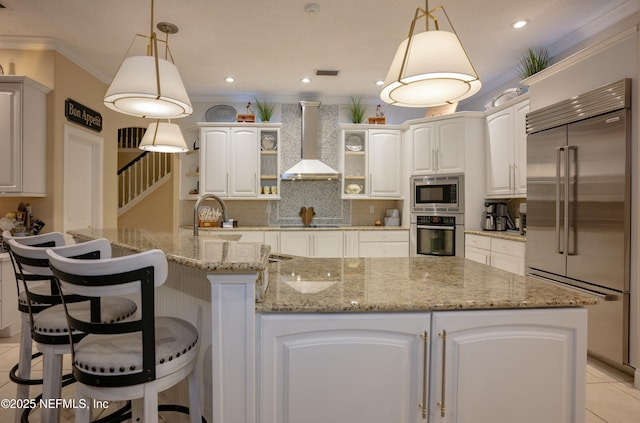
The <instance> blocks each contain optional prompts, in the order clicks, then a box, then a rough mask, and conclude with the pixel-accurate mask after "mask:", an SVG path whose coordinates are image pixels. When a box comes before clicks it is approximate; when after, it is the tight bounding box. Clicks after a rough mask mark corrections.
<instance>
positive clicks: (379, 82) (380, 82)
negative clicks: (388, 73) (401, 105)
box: [376, 80, 384, 85]
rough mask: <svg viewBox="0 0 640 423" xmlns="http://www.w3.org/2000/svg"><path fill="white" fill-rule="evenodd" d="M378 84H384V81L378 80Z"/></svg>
mask: <svg viewBox="0 0 640 423" xmlns="http://www.w3.org/2000/svg"><path fill="white" fill-rule="evenodd" d="M376 85H384V81H382V80H379V81H376Z"/></svg>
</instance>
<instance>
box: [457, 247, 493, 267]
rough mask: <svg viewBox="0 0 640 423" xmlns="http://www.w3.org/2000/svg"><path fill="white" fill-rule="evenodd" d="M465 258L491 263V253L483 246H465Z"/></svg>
mask: <svg viewBox="0 0 640 423" xmlns="http://www.w3.org/2000/svg"><path fill="white" fill-rule="evenodd" d="M464 258H466V259H469V260H472V261H475V262H478V263H481V264H487V265H488V264H490V261H491V260H490V258H491V253H490V252H489V251H488V250H483V249H481V248H476V247H469V246H466V247H465V248H464Z"/></svg>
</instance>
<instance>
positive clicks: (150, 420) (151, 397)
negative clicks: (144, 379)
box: [143, 381, 158, 423]
mask: <svg viewBox="0 0 640 423" xmlns="http://www.w3.org/2000/svg"><path fill="white" fill-rule="evenodd" d="M143 391H144V398H143V401H144V420H143V421H144V422H145V423H158V386H157V384H156V381H153V382H148V383H145V384H144V388H143Z"/></svg>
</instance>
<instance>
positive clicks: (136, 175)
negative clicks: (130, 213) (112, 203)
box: [118, 151, 171, 214]
mask: <svg viewBox="0 0 640 423" xmlns="http://www.w3.org/2000/svg"><path fill="white" fill-rule="evenodd" d="M170 156H171V155H170V154H169V153H149V152H147V151H145V152H143V153H142V154H140V155H139V156H137V157H136V158H135V159H133V160H131V161H130V162H129V163H127V164H126V165H124V166H123V167H122V168H121V169H120V170H118V213H119V214H122V213H124V212H125V211H126V210H128V209H129V208H130V207H131V206H133V205H134V204H135V203H136V202H137V201H140V200H141V199H142V198H144V197H145V196H146V195H148V194H149V193H150V192H151V191H153V190H154V189H155V188H156V187H157V186H159V185H160V183H161V182H164V181H165V180H167V179H169V177H170V175H171V157H170Z"/></svg>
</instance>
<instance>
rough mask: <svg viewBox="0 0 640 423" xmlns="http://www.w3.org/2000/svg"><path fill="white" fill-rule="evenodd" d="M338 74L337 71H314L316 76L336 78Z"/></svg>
mask: <svg viewBox="0 0 640 423" xmlns="http://www.w3.org/2000/svg"><path fill="white" fill-rule="evenodd" d="M339 73H340V71H337V70H325V69H318V70H317V71H316V76H338V74H339Z"/></svg>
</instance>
